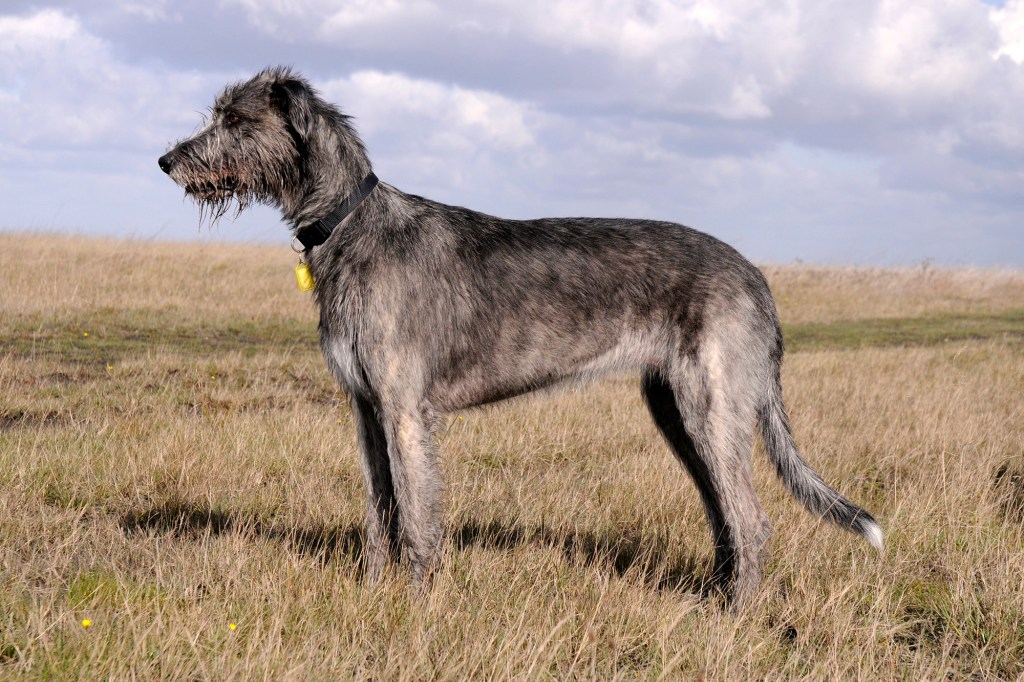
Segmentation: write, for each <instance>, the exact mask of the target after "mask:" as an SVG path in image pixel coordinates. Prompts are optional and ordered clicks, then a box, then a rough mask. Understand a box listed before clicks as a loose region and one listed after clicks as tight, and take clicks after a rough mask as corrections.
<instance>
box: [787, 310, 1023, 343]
mask: <svg viewBox="0 0 1024 682" xmlns="http://www.w3.org/2000/svg"><path fill="white" fill-rule="evenodd" d="M783 333H784V335H785V339H786V349H787V350H793V351H801V350H833V349H843V348H863V347H869V346H875V347H887V346H934V345H937V344H940V343H946V342H949V341H970V340H985V339H996V338H1013V339H1024V309H1022V310H1008V311H1006V312H1002V313H994V314H984V315H950V314H939V315H930V316H928V317H896V318H887V319H873V320H852V321H845V320H844V321H840V322H829V323H820V324H819V323H811V324H787V325H783Z"/></svg>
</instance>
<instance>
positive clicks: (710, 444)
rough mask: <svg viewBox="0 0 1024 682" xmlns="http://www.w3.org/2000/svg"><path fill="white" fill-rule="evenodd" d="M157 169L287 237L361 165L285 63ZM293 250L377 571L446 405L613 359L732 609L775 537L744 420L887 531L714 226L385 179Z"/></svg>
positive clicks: (424, 509)
mask: <svg viewBox="0 0 1024 682" xmlns="http://www.w3.org/2000/svg"><path fill="white" fill-rule="evenodd" d="M160 166H161V168H163V169H164V170H165V171H166V172H167V173H169V174H170V176H171V177H172V178H173V179H174V180H175V182H177V183H178V184H179V185H182V186H184V187H185V189H186V191H187V192H188V194H190V195H191V196H192V197H193V198H195V199H196V200H197V201H198V202H200V204H202V205H204V206H205V207H207V209H208V210H209V212H210V215H211V217H212V218H214V219H216V218H218V217H220V216H221V215H222V214H223V213H224V212H225V211H226V210H227V209H228V208H229V206H230V204H231V202H232V200H234V201H236V202H237V205H238V210H242V209H243V208H244V207H245V206H247V205H248V204H249V203H251V202H263V203H268V204H271V205H274V206H278V207H279V208H280V209H281V212H282V214H283V215H284V218H285V220H286V221H287V222H288V224H289V225H290V226H291V229H292V230H293V231H298V230H299V229H300V228H302V227H303V226H305V225H307V224H309V223H311V222H313V221H315V220H318V219H320V218H322V217H324V216H325V215H326V214H327V213H329V212H330V211H331V209H332V208H334V206H336V205H337V204H338V203H339V202H340V201H341V200H342V199H343V198H345V197H346V196H348V195H349V194H351V193H352V192H353V191H354V190H355V188H356V186H357V185H358V183H359V182H360V181H361V180H362V179H363V178H364V177H365V176H366V174H367V173H368V172H369V171H370V162H369V160H368V158H367V156H366V152H365V150H364V148H363V145H362V143H361V142H360V141H359V138H358V137H357V136H356V133H355V131H354V130H353V129H352V127H351V125H350V123H349V119H348V117H347V116H345V115H343V114H342V113H341V112H339V111H338V110H337V109H336V108H335V107H333V106H331V105H330V104H328V103H326V102H325V101H323V100H322V99H321V98H320V97H319V96H318V95H317V93H316V91H315V90H314V89H313V88H312V87H310V85H309V83H307V82H306V81H305V80H303V79H302V78H301V77H300V76H298V75H297V74H295V73H293V72H292V71H290V70H289V69H286V68H274V69H268V70H265V71H263V72H261V73H259V74H257V75H256V76H255V77H253V78H252V79H251V80H249V81H246V82H243V83H238V84H235V85H231V86H229V87H227V88H226V89H225V90H224V91H223V92H222V93H221V94H220V95H219V96H218V97H217V100H216V102H215V104H214V106H213V110H212V113H211V115H210V118H209V121H208V123H207V125H206V126H205V127H204V128H203V129H202V130H200V131H199V132H198V133H196V134H195V135H194V136H193V137H191V138H189V139H187V140H184V141H182V142H179V143H178V144H177V145H175V146H174V147H173V148H172V149H171V150H170V151H168V153H167V154H166V155H165V156H163V157H162V158H161V159H160ZM305 258H306V260H307V262H308V263H309V266H310V268H311V269H312V271H313V274H314V276H315V278H316V290H315V296H316V302H317V304H318V305H319V309H320V343H321V347H322V350H323V354H324V358H325V359H326V360H327V364H328V366H329V367H330V369H331V371H332V372H333V373H334V375H335V377H337V379H338V381H339V382H340V383H341V385H342V386H343V387H344V388H345V390H346V391H347V392H348V394H349V396H350V399H351V405H352V411H353V413H354V414H355V418H356V423H357V425H358V432H359V446H360V452H361V457H362V465H363V472H364V477H365V482H366V493H367V515H366V547H367V552H366V568H367V572H368V574H369V575H371V576H374V577H376V576H379V575H380V573H381V570H382V568H383V567H384V565H385V563H386V561H387V560H388V559H389V558H397V557H398V556H399V555H400V554H401V553H402V552H404V555H405V556H406V558H407V559H408V561H409V563H410V565H411V569H412V572H413V576H414V577H415V578H416V579H417V580H423V579H424V578H426V577H427V576H428V575H429V571H430V569H431V567H432V564H433V562H434V560H435V557H436V556H437V552H438V546H439V543H440V540H441V526H442V524H441V516H442V515H441V506H440V503H439V493H440V483H439V480H440V479H439V476H438V469H437V457H438V455H437V449H436V445H435V438H434V435H435V433H436V429H437V424H438V415H439V414H440V413H443V412H450V411H453V410H461V409H464V408H468V407H472V406H475V405H482V404H485V403H489V402H493V401H497V400H501V399H504V398H508V397H511V396H516V395H520V394H522V393H526V392H529V391H532V390H535V389H538V388H542V387H544V386H549V385H551V384H554V383H556V382H560V381H563V380H565V379H571V378H576V377H581V376H591V375H595V374H598V373H600V372H605V371H609V370H623V369H638V370H639V371H640V373H641V375H642V381H641V385H642V390H643V395H644V398H645V399H646V401H647V405H648V407H649V408H650V411H651V414H652V416H653V417H654V421H655V423H656V424H657V425H658V428H659V429H660V430H661V432H662V434H663V435H664V437H665V439H666V440H667V441H668V443H669V445H670V446H671V448H672V450H673V452H674V453H675V455H676V457H678V459H679V460H680V462H682V464H683V465H684V466H685V467H686V469H687V471H689V473H690V475H691V476H692V477H693V479H694V481H695V482H696V484H697V487H698V489H699V491H700V495H701V499H702V500H703V503H704V508H705V510H706V512H707V515H708V519H709V520H710V523H711V528H712V533H713V536H714V540H715V547H716V550H715V575H716V579H717V580H718V581H719V583H720V584H721V585H722V586H723V587H725V588H727V589H728V588H731V589H730V594H731V596H732V599H733V601H734V603H736V604H741V603H744V602H745V601H747V600H749V598H750V597H751V596H752V595H753V594H754V592H755V588H756V586H757V584H758V582H759V580H760V559H761V550H762V547H763V545H764V544H765V541H766V540H767V538H768V536H769V533H770V524H769V521H768V518H767V517H766V515H765V513H764V511H763V510H762V508H761V505H760V503H759V501H758V499H757V495H756V493H755V491H754V485H753V480H752V475H751V462H750V452H751V447H752V444H753V438H754V425H755V423H756V424H759V425H760V428H761V432H762V434H763V436H764V441H765V445H766V447H767V451H768V455H769V457H770V459H771V461H772V462H773V463H774V465H775V468H776V470H777V472H778V474H779V476H780V478H781V479H782V481H783V483H785V485H786V486H787V488H788V489H789V490H790V492H791V493H792V494H793V495H794V496H795V497H796V498H797V499H798V500H800V501H801V502H802V503H803V504H804V505H805V506H806V507H807V509H808V510H809V511H811V512H812V513H815V514H818V515H821V516H823V517H824V518H826V519H828V520H829V521H832V522H833V523H835V524H837V525H839V526H841V527H843V528H846V529H848V530H851V531H854V532H857V533H860V534H861V535H863V536H864V537H865V538H867V539H868V540H869V541H870V542H871V543H872V544H873V545H875V546H876V547H881V545H882V531H881V529H880V528H879V526H878V524H876V523H875V521H874V519H872V518H871V516H870V515H869V514H868V513H867V512H865V511H864V510H863V509H861V508H860V507H858V506H856V505H855V504H853V503H852V502H850V501H848V500H847V499H845V498H844V497H843V496H841V495H840V494H839V493H838V492H836V491H835V490H833V489H832V488H830V487H829V486H828V485H827V484H826V483H825V482H824V481H822V479H821V478H820V477H819V476H818V475H817V474H816V473H815V472H814V471H813V470H811V468H810V467H809V466H808V465H807V464H806V463H805V462H804V460H803V459H802V458H801V457H800V455H799V454H798V452H797V448H796V445H795V444H794V442H793V437H792V434H791V432H790V428H789V423H788V419H787V417H786V412H785V409H784V407H783V403H782V390H781V384H780V379H779V369H780V365H781V362H782V334H781V331H780V329H779V322H778V319H777V317H776V312H775V304H774V302H773V300H772V297H771V293H770V292H769V290H768V284H767V282H766V281H765V279H764V276H763V275H762V274H761V272H760V271H759V270H758V269H757V268H756V267H754V266H753V265H751V264H750V263H749V262H748V261H747V260H745V259H744V258H743V257H742V256H740V255H739V254H738V253H737V252H736V251H734V250H733V249H732V248H730V247H729V246H727V245H725V244H723V243H722V242H720V241H718V240H717V239H715V238H713V237H710V236H708V235H705V234H702V233H700V232H697V231H695V230H692V229H690V228H687V227H683V226H681V225H676V224H672V223H666V222H655V221H649V220H618V219H596V218H560V219H544V220H528V221H514V220H503V219H500V218H495V217H492V216H489V215H484V214H481V213H477V212H474V211H471V210H469V209H465V208H459V207H455V206H446V205H443V204H439V203H437V202H434V201H430V200H429V199H424V198H422V197H418V196H412V195H409V194H405V193H403V192H401V191H399V190H398V189H396V188H394V187H392V186H390V185H388V184H386V183H381V184H379V185H378V186H377V187H376V189H374V190H373V192H372V193H371V194H370V196H369V197H368V198H367V199H366V200H365V201H364V202H363V203H362V204H361V205H360V206H359V207H358V208H357V209H356V210H355V211H354V212H353V213H352V214H351V215H350V216H349V217H348V218H346V219H345V220H344V221H343V222H342V224H341V225H340V226H339V227H338V228H337V229H336V230H335V231H334V233H333V235H332V236H331V237H330V239H328V241H327V242H325V243H324V244H323V245H322V246H318V247H314V248H312V249H309V250H307V252H306V254H305Z"/></svg>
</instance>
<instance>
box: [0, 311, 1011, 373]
mask: <svg viewBox="0 0 1024 682" xmlns="http://www.w3.org/2000/svg"><path fill="white" fill-rule="evenodd" d="M160 312H162V311H160ZM163 318H167V316H166V315H164V314H156V313H154V312H153V311H133V312H120V313H119V312H117V311H112V310H110V309H102V310H99V311H96V313H95V314H94V315H85V316H82V317H81V318H78V319H74V320H54V319H49V320H45V321H40V320H34V319H28V318H21V319H17V318H16V319H14V320H9V321H8V323H7V329H5V330H4V333H3V334H2V335H0V353H4V354H12V355H15V356H20V357H26V356H34V357H40V356H42V357H52V358H55V359H60V360H63V361H66V362H72V363H77V364H103V363H108V362H114V361H117V360H121V359H123V358H124V357H126V356H129V355H132V354H138V353H145V352H148V351H153V350H159V351H165V352H173V353H181V354H185V355H201V354H203V353H210V352H211V351H214V352H216V351H227V352H231V351H238V352H241V353H243V354H257V353H267V352H271V353H279V352H285V351H287V352H296V351H316V350H317V331H316V325H315V323H313V322H312V321H297V320H283V319H272V320H252V321H238V320H228V321H225V322H224V323H223V324H217V323H211V322H201V323H196V322H193V321H190V320H187V319H179V318H175V317H171V318H167V319H163ZM783 332H784V334H785V339H786V348H787V350H790V351H802V350H831V349H847V348H863V347H889V346H933V345H937V344H940V343H945V342H949V341H968V340H985V339H995V338H1013V339H1024V309H1021V310H1008V311H1006V312H1002V313H991V314H979V315H963V314H960V315H952V314H939V315H931V316H927V317H897V318H883V319H868V320H851V321H839V322H828V323H810V324H786V325H783Z"/></svg>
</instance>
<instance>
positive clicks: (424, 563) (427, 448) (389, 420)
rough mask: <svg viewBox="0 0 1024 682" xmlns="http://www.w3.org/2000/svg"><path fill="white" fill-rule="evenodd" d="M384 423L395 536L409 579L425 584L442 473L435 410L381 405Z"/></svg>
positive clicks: (437, 531) (436, 531)
mask: <svg viewBox="0 0 1024 682" xmlns="http://www.w3.org/2000/svg"><path fill="white" fill-rule="evenodd" d="M383 423H384V431H385V433H386V434H387V443H388V456H389V460H390V464H391V480H392V481H393V483H394V490H395V498H396V500H397V501H398V524H399V536H400V537H401V541H402V547H403V550H404V554H405V558H406V559H407V560H408V561H409V565H410V569H411V571H412V578H413V581H414V582H415V583H416V584H417V585H420V586H425V585H426V584H427V583H428V581H429V579H430V573H431V570H432V569H433V567H434V562H435V561H436V559H437V555H438V549H439V545H440V542H441V508H440V493H441V476H440V473H439V472H438V467H437V449H436V447H435V445H434V434H433V427H434V415H433V413H432V412H431V411H430V410H425V409H407V408H406V409H395V410H387V409H385V410H384V414H383Z"/></svg>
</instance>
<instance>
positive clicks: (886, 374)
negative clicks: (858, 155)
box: [0, 235, 1024, 680]
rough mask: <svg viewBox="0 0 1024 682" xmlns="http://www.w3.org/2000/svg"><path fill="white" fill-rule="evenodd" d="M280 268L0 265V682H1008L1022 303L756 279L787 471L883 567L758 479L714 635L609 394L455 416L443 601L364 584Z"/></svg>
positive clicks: (662, 471)
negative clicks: (758, 574) (744, 593)
mask: <svg viewBox="0 0 1024 682" xmlns="http://www.w3.org/2000/svg"><path fill="white" fill-rule="evenodd" d="M293 265H294V255H293V254H291V253H290V252H289V251H288V249H287V248H262V247H242V246H229V245H205V246H200V245H175V244H163V243H145V242H130V241H110V240H85V239H77V238H64V237H57V236H43V235H0V395H2V396H3V397H2V398H0V678H23V679H24V678H27V679H78V678H85V677H94V678H107V679H126V678H143V679H163V678H166V679H175V680H177V679H182V678H192V679H214V678H216V679H245V680H248V679H253V678H273V679H332V678H342V679H346V678H372V679H417V680H418V679H465V678H473V679H508V678H514V679H566V678H569V679H574V678H586V679H652V680H653V679H692V678H695V677H699V676H704V677H713V678H726V677H728V678H741V679H742V678H756V679H765V678H769V679H777V678H781V677H785V678H795V679H799V678H809V679H820V678H823V677H835V678H865V679H879V678H883V679H884V678H900V679H936V678H971V679H1016V678H1019V677H1020V676H1021V675H1024V663H1022V661H1024V578H1022V576H1024V528H1022V524H1024V514H1022V512H1021V509H1024V452H1022V451H1024V410H1022V401H1021V399H1020V396H1021V395H1022V394H1024V312H1022V311H1024V274H1021V273H1016V272H1012V271H984V270H943V269H938V268H931V267H920V268H913V269H904V270H875V269H822V268H810V267H789V268H779V267H773V268H767V269H766V270H767V273H768V275H769V279H770V281H771V283H772V287H773V290H774V291H775V294H776V297H777V298H778V300H779V305H780V312H781V315H782V318H783V324H784V327H785V330H786V334H787V348H788V349H789V351H790V352H789V354H788V355H787V358H786V363H785V366H784V384H785V388H786V396H787V401H788V403H789V406H790V411H791V416H792V421H793V423H794V427H795V429H796V432H797V439H798V441H799V442H800V443H801V445H802V448H803V450H804V452H805V454H806V456H807V457H808V459H810V460H811V461H812V462H813V463H814V465H815V466H816V468H817V469H818V470H819V471H820V472H821V473H822V474H823V475H824V476H825V477H826V478H827V479H828V480H830V481H832V482H834V483H836V484H837V486H838V487H839V488H840V489H841V490H843V491H844V492H845V493H847V494H849V495H850V496H851V497H852V498H854V499H855V500H857V501H859V502H862V503H863V504H864V505H865V506H866V507H868V508H869V509H870V510H871V511H872V512H875V513H876V514H877V516H878V517H879V519H880V521H881V522H882V524H883V526H884V527H885V529H886V531H887V542H888V544H887V547H886V550H885V552H884V553H883V554H877V553H875V552H874V551H873V550H871V548H870V547H868V546H867V544H866V543H864V542H862V541H860V540H858V539H857V538H855V537H853V536H850V535H848V534H846V533H843V532H842V531H839V530H836V529H834V528H832V527H828V526H824V525H822V524H821V523H819V522H818V521H817V520H816V519H814V518H811V517H810V516H808V515H807V514H806V513H804V512H803V511H802V510H801V509H800V508H799V507H798V505H796V503H794V502H793V501H792V500H791V499H790V498H789V497H788V496H787V495H786V493H785V492H784V491H783V490H782V488H781V486H780V485H779V483H778V482H777V481H776V480H775V479H774V476H773V474H772V472H771V471H770V469H769V467H768V466H767V465H766V462H765V461H764V457H763V453H761V452H760V451H758V452H756V453H755V473H756V477H757V484H758V489H759V491H760V493H761V496H762V499H763V501H764V504H765V507H766V509H767V511H768V513H769V516H770V517H771V518H772V519H773V521H774V523H775V529H776V531H775V535H774V536H773V538H772V540H771V542H770V543H769V551H768V557H767V561H766V565H765V567H764V574H765V580H764V583H763V587H762V590H761V594H760V595H759V598H758V600H757V603H756V604H755V605H754V606H753V607H752V608H751V609H750V610H749V611H747V612H745V613H743V614H740V615H739V616H732V615H729V614H726V613H723V612H721V611H720V610H719V609H718V608H717V607H716V606H715V605H714V604H708V603H703V602H700V601H699V600H697V599H695V598H694V597H693V596H692V595H693V594H694V593H695V592H697V591H699V589H700V586H701V584H702V582H703V581H704V580H705V579H706V578H707V571H708V569H709V563H710V558H711V556H710V539H709V537H708V530H707V525H706V523H705V521H704V519H703V513H702V510H701V506H700V501H699V499H698V498H697V495H696V493H695V490H694V488H693V486H692V484H691V483H690V482H689V481H687V480H686V477H685V474H684V473H683V472H682V471H681V470H680V468H679V467H678V466H677V465H676V464H675V463H674V462H673V461H672V459H671V457H670V455H669V453H668V450H667V448H666V447H665V446H664V445H663V443H662V442H661V441H660V439H659V437H658V435H657V433H656V431H655V430H654V428H653V426H652V425H651V424H650V420H649V418H648V417H647V416H646V414H645V411H644V408H643V406H642V404H641V401H640V399H639V395H638V390H637V386H636V381H635V379H634V378H631V377H612V378H609V379H606V380H603V381H601V382H599V383H597V384H594V385H589V386H586V387H576V386H573V387H569V388H566V389H564V390H560V391H557V392H552V393H545V394H543V395H541V396H538V397H535V398H531V399H524V400H515V401H511V402H509V403H506V404H502V405H499V406H496V407H491V408H487V409H483V410H477V411H471V412H467V413H464V414H461V415H451V417H450V418H449V422H448V427H447V430H446V431H445V432H444V433H443V435H442V437H441V440H442V442H441V448H442V451H443V453H444V470H445V473H446V482H447V500H448V505H447V512H446V528H447V538H446V545H445V552H444V556H443V560H442V565H441V567H440V570H439V572H438V575H437V578H436V582H435V585H434V588H433V590H432V591H431V592H430V593H428V594H427V595H425V596H422V597H417V596H415V595H414V594H413V593H411V592H410V590H409V589H408V580H407V578H406V576H405V575H404V574H402V572H401V571H400V570H399V571H394V572H393V573H392V574H391V575H389V576H388V577H387V579H386V580H385V581H384V582H383V583H382V584H380V585H369V584H366V583H364V582H363V581H361V580H360V577H359V562H360V557H361V551H362V546H361V535H360V532H361V517H362V509H361V507H362V479H361V474H360V471H359V467H358V461H357V456H356V453H355V437H354V434H353V426H352V422H351V418H350V415H349V414H348V411H347V408H346V407H345V403H344V396H343V395H341V393H340V391H339V390H338V389H337V388H336V387H335V386H334V384H333V382H332V380H331V379H330V377H329V376H328V372H327V370H326V369H325V367H324V366H323V362H322V360H321V359H320V357H319V351H318V348H317V342H316V333H315V324H316V312H315V310H314V309H313V307H312V305H311V304H310V300H309V297H308V296H307V295H303V294H300V293H299V292H298V291H297V289H296V287H295V284H294V280H293V277H292V273H291V269H292V266H293ZM86 334H88V335H87V336H86ZM84 620H89V621H91V624H90V626H89V627H84V626H83V625H82V622H83V621H84ZM231 624H235V625H236V629H231V628H230V625H231Z"/></svg>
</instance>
